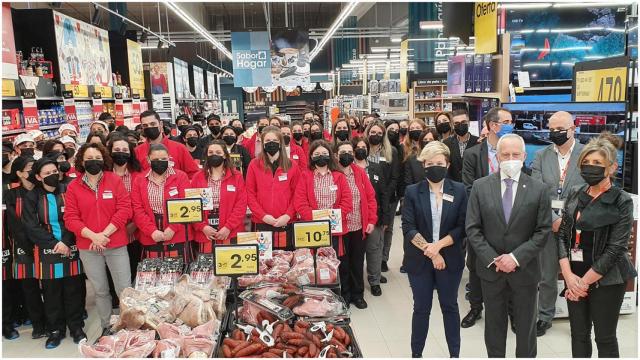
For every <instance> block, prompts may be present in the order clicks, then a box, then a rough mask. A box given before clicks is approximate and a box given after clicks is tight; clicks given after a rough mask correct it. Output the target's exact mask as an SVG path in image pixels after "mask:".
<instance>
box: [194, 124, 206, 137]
mask: <svg viewBox="0 0 640 360" xmlns="http://www.w3.org/2000/svg"><path fill="white" fill-rule="evenodd" d="M193 127H194V128H195V129H196V131H197V132H198V136H202V135H203V134H204V129H203V128H202V125H200V124H198V123H196V124H193Z"/></svg>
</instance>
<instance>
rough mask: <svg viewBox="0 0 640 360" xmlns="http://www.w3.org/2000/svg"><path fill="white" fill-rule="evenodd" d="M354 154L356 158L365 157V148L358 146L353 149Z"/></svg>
mask: <svg viewBox="0 0 640 360" xmlns="http://www.w3.org/2000/svg"><path fill="white" fill-rule="evenodd" d="M354 153H355V154H356V159H358V160H360V161H362V160H364V159H366V158H367V149H362V148H358V149H355V150H354Z"/></svg>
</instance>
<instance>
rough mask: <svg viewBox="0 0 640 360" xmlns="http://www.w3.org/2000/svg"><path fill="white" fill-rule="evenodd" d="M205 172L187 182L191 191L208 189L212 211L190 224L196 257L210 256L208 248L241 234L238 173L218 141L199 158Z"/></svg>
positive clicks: (243, 207) (243, 206) (243, 203)
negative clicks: (193, 233) (193, 231)
mask: <svg viewBox="0 0 640 360" xmlns="http://www.w3.org/2000/svg"><path fill="white" fill-rule="evenodd" d="M202 160H203V163H204V164H205V168H204V169H203V170H202V171H200V172H198V173H196V175H194V177H193V179H192V180H191V188H209V189H211V192H212V194H213V197H212V200H213V201H212V206H213V210H204V213H203V217H204V220H203V221H202V222H201V223H195V224H193V227H194V229H195V232H196V236H195V239H196V242H197V247H198V249H197V251H198V253H205V254H211V253H212V252H213V248H212V244H213V243H214V242H215V243H216V244H231V243H234V242H235V237H236V236H237V234H238V232H242V231H244V216H245V215H246V214H247V193H246V191H245V188H244V180H243V179H242V173H240V171H238V170H236V169H235V167H234V166H233V164H232V162H231V159H230V157H229V152H228V151H227V147H226V146H225V142H224V141H222V140H213V141H212V142H211V143H209V145H208V146H207V148H206V149H205V155H204V156H203V159H202Z"/></svg>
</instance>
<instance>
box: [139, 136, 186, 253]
mask: <svg viewBox="0 0 640 360" xmlns="http://www.w3.org/2000/svg"><path fill="white" fill-rule="evenodd" d="M146 159H147V160H148V161H149V163H150V164H151V170H149V171H148V172H147V173H146V174H144V175H142V176H139V177H138V178H137V179H136V180H135V181H134V183H133V191H132V193H131V194H132V197H131V203H132V205H133V206H132V207H133V221H134V222H135V224H136V226H137V227H138V230H140V233H139V234H140V238H139V239H138V240H139V241H140V243H141V244H142V257H143V258H159V257H163V256H165V257H182V258H183V259H184V260H185V263H186V262H188V260H190V258H189V251H188V246H187V247H185V246H184V242H185V229H184V226H183V225H182V224H169V223H168V221H167V214H166V201H167V200H169V199H180V198H184V189H185V188H186V187H188V186H190V185H189V177H188V176H187V174H185V173H184V172H182V171H180V170H178V169H174V168H173V166H171V164H170V163H171V162H170V161H169V150H167V148H166V147H165V146H164V145H163V144H153V145H151V146H150V147H149V154H147V155H146ZM185 250H186V251H185Z"/></svg>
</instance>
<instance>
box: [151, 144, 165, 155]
mask: <svg viewBox="0 0 640 360" xmlns="http://www.w3.org/2000/svg"><path fill="white" fill-rule="evenodd" d="M154 151H164V152H166V153H167V154H169V149H167V147H166V146H164V144H151V146H149V151H148V152H147V156H149V155H151V153H152V152H154Z"/></svg>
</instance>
